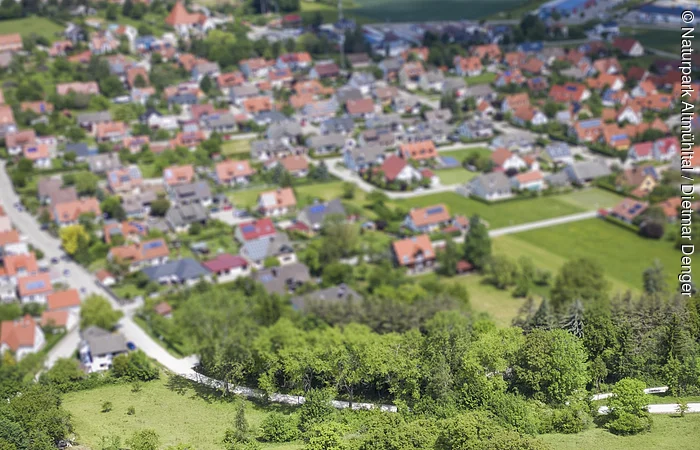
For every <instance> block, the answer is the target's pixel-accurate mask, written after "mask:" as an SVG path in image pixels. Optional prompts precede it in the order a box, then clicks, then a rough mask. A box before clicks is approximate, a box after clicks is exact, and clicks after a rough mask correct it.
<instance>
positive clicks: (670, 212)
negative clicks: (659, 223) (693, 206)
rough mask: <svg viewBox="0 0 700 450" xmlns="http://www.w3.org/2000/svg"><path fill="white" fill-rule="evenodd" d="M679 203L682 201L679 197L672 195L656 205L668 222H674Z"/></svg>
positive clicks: (676, 218)
mask: <svg viewBox="0 0 700 450" xmlns="http://www.w3.org/2000/svg"><path fill="white" fill-rule="evenodd" d="M681 203H682V201H681V198H680V197H673V198H669V199H668V200H664V201H663V202H661V203H659V204H658V205H656V206H658V207H659V208H661V210H662V211H663V212H664V215H665V216H666V219H668V221H669V222H675V221H676V220H678V216H679V213H680V209H681Z"/></svg>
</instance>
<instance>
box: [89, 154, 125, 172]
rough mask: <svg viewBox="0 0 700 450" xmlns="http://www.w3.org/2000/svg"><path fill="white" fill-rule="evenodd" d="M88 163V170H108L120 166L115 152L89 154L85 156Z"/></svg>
mask: <svg viewBox="0 0 700 450" xmlns="http://www.w3.org/2000/svg"><path fill="white" fill-rule="evenodd" d="M87 161H88V164H89V165H90V172H96V173H99V172H108V171H110V170H114V169H119V168H121V166H122V163H121V161H120V160H119V155H118V154H117V153H102V154H99V155H93V156H89V157H88V158H87Z"/></svg>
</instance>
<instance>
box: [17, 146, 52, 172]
mask: <svg viewBox="0 0 700 450" xmlns="http://www.w3.org/2000/svg"><path fill="white" fill-rule="evenodd" d="M22 154H23V155H24V157H25V158H26V159H28V160H30V161H31V162H32V163H33V164H34V167H36V168H38V169H49V168H51V160H52V157H51V152H50V151H49V146H48V145H46V144H39V143H37V144H34V145H25V146H24V148H23V150H22Z"/></svg>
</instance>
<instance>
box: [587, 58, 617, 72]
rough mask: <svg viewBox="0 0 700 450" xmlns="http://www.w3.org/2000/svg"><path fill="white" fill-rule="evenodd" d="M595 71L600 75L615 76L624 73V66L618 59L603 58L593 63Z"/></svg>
mask: <svg viewBox="0 0 700 450" xmlns="http://www.w3.org/2000/svg"><path fill="white" fill-rule="evenodd" d="M593 69H595V71H596V72H598V73H599V74H608V75H615V74H618V73H622V65H621V64H620V61H618V60H617V58H601V59H598V60H596V61H594V62H593Z"/></svg>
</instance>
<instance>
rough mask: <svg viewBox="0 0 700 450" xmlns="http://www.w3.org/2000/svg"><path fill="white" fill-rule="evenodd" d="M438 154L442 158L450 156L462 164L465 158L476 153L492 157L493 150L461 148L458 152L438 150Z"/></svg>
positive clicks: (486, 148)
mask: <svg viewBox="0 0 700 450" xmlns="http://www.w3.org/2000/svg"><path fill="white" fill-rule="evenodd" d="M438 152H439V153H440V155H442V156H448V157H450V158H454V159H456V160H457V161H459V162H460V163H461V162H462V161H464V158H466V157H467V156H471V155H473V154H474V153H478V154H479V155H485V156H491V153H492V152H491V149H489V148H488V147H473V148H459V149H456V150H441V149H440V148H438Z"/></svg>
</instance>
